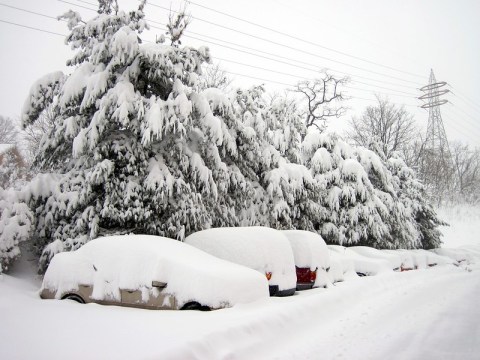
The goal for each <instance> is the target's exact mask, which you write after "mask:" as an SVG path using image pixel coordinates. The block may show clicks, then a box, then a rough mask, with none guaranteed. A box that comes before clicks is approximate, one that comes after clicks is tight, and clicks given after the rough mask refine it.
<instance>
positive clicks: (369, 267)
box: [328, 245, 393, 276]
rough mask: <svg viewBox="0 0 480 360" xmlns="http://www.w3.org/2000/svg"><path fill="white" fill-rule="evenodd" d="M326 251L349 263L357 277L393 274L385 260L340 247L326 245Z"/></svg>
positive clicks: (390, 266) (389, 264)
mask: <svg viewBox="0 0 480 360" xmlns="http://www.w3.org/2000/svg"><path fill="white" fill-rule="evenodd" d="M328 249H329V250H331V251H333V252H335V253H336V254H337V256H339V257H340V258H342V259H343V260H344V261H345V262H346V261H348V262H351V263H352V264H353V268H354V271H355V272H356V273H357V275H358V276H373V275H378V274H381V273H388V272H393V268H392V265H391V263H390V262H389V261H387V260H385V259H380V258H374V257H368V256H365V255H362V254H359V253H358V252H355V251H353V250H351V248H349V247H344V246H341V245H328Z"/></svg>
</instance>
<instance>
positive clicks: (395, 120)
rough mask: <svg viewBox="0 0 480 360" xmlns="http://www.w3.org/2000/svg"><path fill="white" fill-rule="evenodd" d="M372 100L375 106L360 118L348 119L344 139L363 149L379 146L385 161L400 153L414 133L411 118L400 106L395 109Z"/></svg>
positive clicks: (384, 101)
mask: <svg viewBox="0 0 480 360" xmlns="http://www.w3.org/2000/svg"><path fill="white" fill-rule="evenodd" d="M376 98H377V102H378V104H377V105H376V106H368V107H367V108H366V110H365V112H364V113H363V115H362V116H361V117H360V118H357V117H353V118H352V119H351V121H350V126H351V129H350V130H348V131H347V137H348V138H350V139H351V140H352V141H353V142H354V143H355V144H356V145H361V146H365V147H368V146H369V144H370V143H371V142H372V140H376V141H378V142H380V144H381V145H382V146H383V149H382V150H383V152H384V153H385V155H386V156H387V157H390V155H391V154H392V152H394V151H398V152H400V153H404V152H405V151H406V150H407V148H408V147H409V146H411V145H412V139H415V138H416V134H417V133H418V131H417V129H416V126H415V121H414V119H413V116H412V115H410V114H409V113H408V112H407V111H406V110H405V107H404V106H400V107H398V106H396V105H395V104H393V103H391V102H389V100H388V99H387V98H384V99H382V98H381V97H380V96H378V95H377V96H376ZM418 146H421V143H420V144H418ZM417 160H418V159H417Z"/></svg>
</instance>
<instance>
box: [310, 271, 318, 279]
mask: <svg viewBox="0 0 480 360" xmlns="http://www.w3.org/2000/svg"><path fill="white" fill-rule="evenodd" d="M315 280H317V270H315V271H310V281H311V282H315Z"/></svg>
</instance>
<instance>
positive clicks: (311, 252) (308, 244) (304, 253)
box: [282, 230, 330, 270]
mask: <svg viewBox="0 0 480 360" xmlns="http://www.w3.org/2000/svg"><path fill="white" fill-rule="evenodd" d="M282 234H284V235H285V236H286V237H287V238H288V241H289V242H290V245H291V247H292V250H293V256H294V259H295V265H296V266H298V267H305V268H306V267H311V268H312V270H314V269H315V268H316V267H318V268H323V269H327V268H329V267H330V254H329V252H328V248H327V244H325V241H324V240H323V238H322V237H321V236H320V235H319V234H316V233H313V232H311V231H304V230H283V231H282Z"/></svg>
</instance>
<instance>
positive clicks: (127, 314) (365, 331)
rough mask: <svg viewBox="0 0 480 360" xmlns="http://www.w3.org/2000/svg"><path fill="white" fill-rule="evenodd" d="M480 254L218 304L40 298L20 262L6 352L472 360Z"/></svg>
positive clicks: (7, 318)
mask: <svg viewBox="0 0 480 360" xmlns="http://www.w3.org/2000/svg"><path fill="white" fill-rule="evenodd" d="M475 261H476V263H475V264H472V265H469V266H468V268H467V269H466V267H455V266H452V265H446V266H441V267H434V268H431V269H425V270H416V271H409V272H404V273H385V274H380V275H378V276H374V277H367V278H357V279H349V280H347V281H345V282H343V283H338V284H337V285H336V286H333V287H330V288H328V289H313V290H308V291H304V292H302V293H297V295H296V296H293V297H290V298H269V299H267V300H262V301H259V302H256V303H250V304H247V305H239V306H235V307H233V308H230V309H224V310H217V311H212V312H193V311H149V310H141V309H133V308H121V307H115V306H102V305H96V304H88V305H81V304H77V303H73V302H70V301H58V300H41V299H40V298H39V297H38V288H39V286H40V284H39V283H37V282H32V281H31V280H28V273H27V274H15V272H14V273H13V274H12V275H13V276H9V275H3V279H2V280H0V294H1V296H0V319H1V322H2V326H1V327H0V358H1V359H30V358H37V359H57V358H58V359H60V358H68V359H75V358H79V359H80V358H88V359H107V358H108V359H132V358H135V359H144V358H149V359H182V360H184V359H226V358H228V359H269V358H277V359H295V358H297V359H308V358H310V359H318V358H322V359H338V358H344V359H385V358H389V359H433V358H434V359H449V360H450V359H471V360H473V359H477V358H478V354H479V353H480V340H478V339H480V326H479V325H478V324H479V323H480V308H479V307H478V299H479V298H480V265H479V264H480V258H478V257H477V258H476V259H475ZM22 278H23V279H22ZM26 344H28V345H26Z"/></svg>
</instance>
